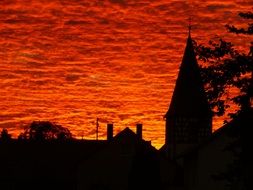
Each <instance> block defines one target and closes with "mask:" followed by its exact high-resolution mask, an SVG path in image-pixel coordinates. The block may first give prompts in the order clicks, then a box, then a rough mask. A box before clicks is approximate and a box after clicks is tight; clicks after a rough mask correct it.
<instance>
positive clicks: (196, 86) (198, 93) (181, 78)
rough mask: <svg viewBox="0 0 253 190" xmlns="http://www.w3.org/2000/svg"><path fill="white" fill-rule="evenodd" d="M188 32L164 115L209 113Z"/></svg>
mask: <svg viewBox="0 0 253 190" xmlns="http://www.w3.org/2000/svg"><path fill="white" fill-rule="evenodd" d="M211 113H212V112H211V109H210V107H209V104H208V102H207V98H206V95H205V91H204V85H203V82H202V79H201V75H200V70H199V66H198V63H197V60H196V56H195V53H194V47H193V43H192V38H191V35H190V33H189V36H188V39H187V45H186V48H185V52H184V56H183V60H182V63H181V66H180V71H179V74H178V78H177V81H176V86H175V90H174V93H173V96H172V99H171V103H170V107H169V110H168V112H167V113H166V115H165V117H173V116H176V115H180V116H188V117H194V116H206V115H211Z"/></svg>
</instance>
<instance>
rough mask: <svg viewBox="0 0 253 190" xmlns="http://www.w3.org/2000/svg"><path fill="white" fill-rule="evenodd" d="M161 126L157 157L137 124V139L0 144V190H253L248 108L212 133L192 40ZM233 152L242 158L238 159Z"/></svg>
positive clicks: (252, 117)
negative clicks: (162, 135)
mask: <svg viewBox="0 0 253 190" xmlns="http://www.w3.org/2000/svg"><path fill="white" fill-rule="evenodd" d="M165 119H166V121H165V126H166V134H165V145H164V146H163V147H162V148H161V149H160V150H157V149H156V148H154V147H153V146H152V145H151V143H150V142H149V141H145V140H144V139H142V128H143V126H142V124H137V125H136V133H134V132H133V131H132V130H130V129H129V128H126V129H124V130H123V131H121V132H120V133H118V134H116V135H115V136H114V135H113V128H114V126H113V124H108V125H107V140H76V139H72V140H71V139H68V140H66V139H65V140H64V141H59V140H50V141H29V140H24V139H9V138H8V140H7V138H5V139H4V140H1V139H0V163H1V166H0V189H1V190H2V189H3V190H16V189H26V190H30V189H31V190H32V189H36V190H42V189H43V190H44V189H46V190H50V189H54V190H55V189H59V190H118V189H120V190H140V189H146V190H149V189H150V190H151V189H152V190H153V189H157V190H203V189H205V190H214V189H215V190H229V189H231V186H233V189H235V190H241V189H242V190H245V189H252V188H250V184H251V183H250V178H249V177H248V176H249V173H250V171H252V164H251V163H252V156H250V155H251V152H252V151H251V150H252V148H251V147H249V144H250V138H251V137H250V135H251V134H252V133H251V132H250V129H251V127H252V126H253V109H252V107H248V108H247V109H246V110H243V111H242V112H241V113H240V114H239V115H238V117H237V118H235V119H234V120H232V121H231V122H230V123H228V124H226V125H224V126H223V127H222V128H220V129H219V130H217V131H215V132H214V133H212V112H211V109H210V108H209V105H208V102H207V99H206V96H205V92H204V87H203V83H202V80H201V76H200V71H199V67H198V63H197V60H196V57H195V54H194V48H193V42H192V39H191V36H190V33H189V36H188V39H187V44H186V48H185V52H184V55H183V59H182V63H181V67H180V71H179V74H178V79H177V81H176V86H175V90H174V93H173V96H172V100H171V103H170V106H169V109H168V111H167V113H166V115H165ZM3 134H4V133H3ZM5 136H6V135H5ZM231 145H233V151H231V150H229V149H231ZM234 149H236V150H239V152H241V154H240V156H239V158H238V156H236V155H235V154H234ZM238 162H239V163H240V164H239V165H238ZM235 163H237V164H235ZM242 163H243V164H242ZM231 165H232V167H231ZM231 168H232V169H233V172H230V169H231ZM234 168H236V170H234ZM238 168H239V169H238ZM225 174H227V175H225ZM236 174H240V176H242V177H238V175H236ZM221 175H223V178H220V179H218V178H219V176H221ZM224 176H225V177H224ZM231 176H232V178H233V180H232V181H231Z"/></svg>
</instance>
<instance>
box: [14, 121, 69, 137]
mask: <svg viewBox="0 0 253 190" xmlns="http://www.w3.org/2000/svg"><path fill="white" fill-rule="evenodd" d="M71 138H72V134H71V133H70V131H69V130H68V129H67V128H65V127H62V126H61V125H56V124H53V123H51V122H49V121H33V122H32V123H31V124H30V126H29V127H28V128H27V129H26V130H25V131H24V133H23V134H20V136H19V139H29V140H39V141H41V140H54V139H58V140H65V139H71Z"/></svg>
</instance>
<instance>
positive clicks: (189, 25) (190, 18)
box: [188, 16, 192, 36]
mask: <svg viewBox="0 0 253 190" xmlns="http://www.w3.org/2000/svg"><path fill="white" fill-rule="evenodd" d="M188 30H189V31H188V32H189V36H190V35H191V30H192V17H191V16H190V17H189V19H188Z"/></svg>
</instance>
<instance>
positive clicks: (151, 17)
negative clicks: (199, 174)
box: [0, 0, 253, 147]
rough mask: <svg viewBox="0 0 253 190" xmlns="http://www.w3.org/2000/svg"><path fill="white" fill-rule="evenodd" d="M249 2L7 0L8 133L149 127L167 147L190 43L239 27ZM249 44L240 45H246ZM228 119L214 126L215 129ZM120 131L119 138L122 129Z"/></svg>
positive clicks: (148, 135)
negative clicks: (41, 123)
mask: <svg viewBox="0 0 253 190" xmlns="http://www.w3.org/2000/svg"><path fill="white" fill-rule="evenodd" d="M252 6H253V3H252V1H251V0H235V1H231V0H224V1H222V2H221V1H218V0H217V1H216V0H210V1H200V0H199V1H191V5H189V3H188V1H185V0H173V1H167V0H138V1H136V0H92V1H85V0H83V1H80V0H53V1H52V0H1V1H0V89H1V90H0V109H1V112H0V127H1V128H3V127H5V128H8V129H9V130H10V131H11V132H12V133H13V134H18V133H19V132H20V131H21V130H22V129H23V127H24V126H26V125H27V124H28V123H29V122H31V121H33V120H50V121H53V122H57V123H59V124H62V125H63V126H66V127H68V128H69V129H70V130H71V131H72V132H73V133H74V134H75V135H77V136H79V137H80V136H84V138H94V137H95V134H94V131H95V121H96V118H97V117H98V118H101V119H100V135H101V138H104V137H103V135H104V133H105V129H106V123H108V122H112V123H114V124H115V131H120V130H122V129H123V128H124V127H126V126H129V127H131V128H134V126H135V124H136V123H138V122H140V123H143V124H144V137H145V139H147V140H152V142H153V144H154V145H156V146H157V147H160V146H161V145H162V144H163V143H164V121H163V115H164V114H165V112H166V110H167V108H168V105H169V103H170V98H171V95H172V92H173V88H174V83H175V80H176V77H177V73H178V67H179V64H180V62H181V58H182V54H183V51H184V47H185V42H186V37H187V32H188V31H187V25H188V18H189V17H190V16H191V17H192V18H193V21H192V23H193V32H192V36H193V37H194V38H195V39H196V40H197V41H199V42H206V41H207V40H208V39H210V38H212V37H215V35H216V34H222V35H223V37H225V38H228V39H232V38H234V37H233V36H231V35H229V34H226V31H225V28H224V25H225V24H227V23H234V24H237V23H240V18H238V17H237V13H238V11H248V10H251V7H252ZM246 40H247V38H246V37H240V38H236V39H235V40H234V42H235V43H236V44H237V45H239V46H245V44H246ZM220 125H221V120H216V121H215V127H216V128H217V127H219V126H220ZM115 133H116V132H115Z"/></svg>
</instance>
